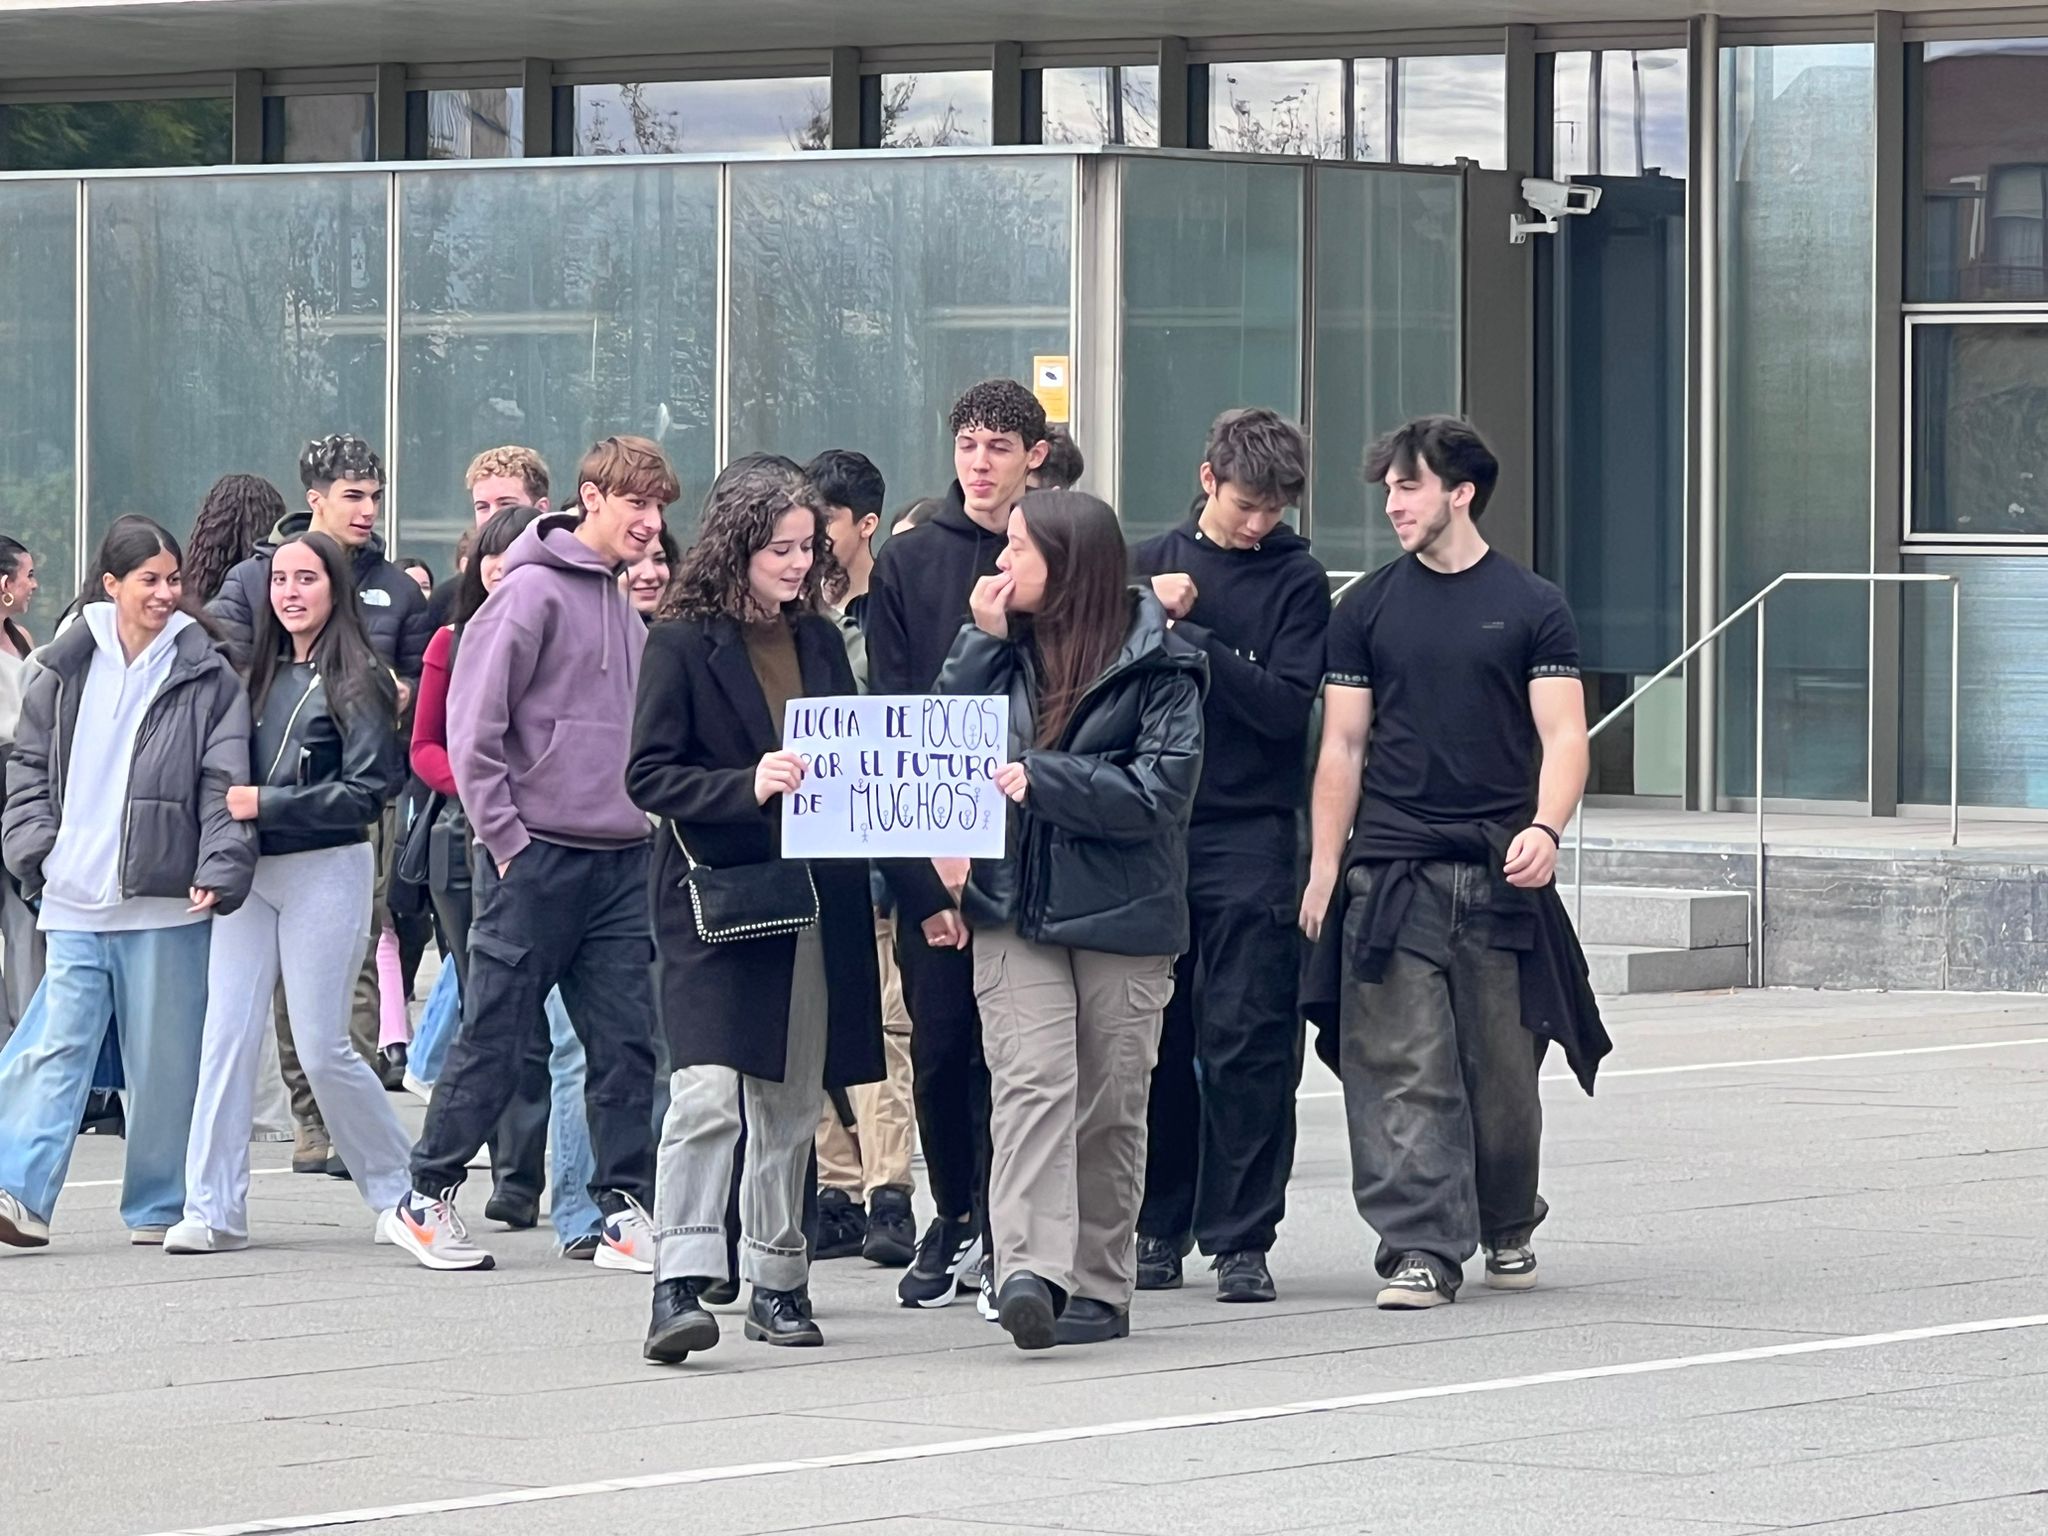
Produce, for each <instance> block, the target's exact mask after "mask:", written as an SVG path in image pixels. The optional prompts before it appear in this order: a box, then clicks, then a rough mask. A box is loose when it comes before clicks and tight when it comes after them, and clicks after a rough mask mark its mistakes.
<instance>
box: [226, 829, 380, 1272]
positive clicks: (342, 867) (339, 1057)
mask: <svg viewBox="0 0 2048 1536" xmlns="http://www.w3.org/2000/svg"><path fill="white" fill-rule="evenodd" d="M374 880H375V870H374V869H373V867H372V855H371V852H370V845H369V844H368V843H352V844H350V845H349V846H347V847H345V848H319V849H315V850H313V851H312V852H310V853H281V854H273V855H271V856H270V857H268V858H262V859H258V860H257V861H256V880H255V884H254V885H253V887H252V888H251V889H250V892H249V899H248V900H247V901H246V902H244V903H243V904H242V906H241V907H240V908H239V909H238V910H237V911H236V912H235V913H234V914H233V915H232V916H229V917H217V918H215V919H214V920H213V948H212V953H211V955H210V957H209V959H208V962H207V970H206V988H207V993H206V1038H205V1043H204V1044H203V1045H202V1046H201V1047H200V1054H199V1097H198V1100H197V1102H196V1103H195V1104H194V1106H193V1111H192V1136H191V1139H190V1141H188V1142H187V1143H186V1151H185V1219H186V1220H188V1221H199V1222H204V1223H205V1224H206V1225H207V1226H209V1227H211V1228H212V1229H213V1230H214V1231H216V1232H228V1233H232V1234H233V1235H235V1236H237V1237H246V1236H247V1235H248V1232H249V1210H248V1205H249V1132H250V1121H251V1117H252V1115H253V1113H254V1104H255V1093H256V1074H257V1072H258V1070H259V1069H260V1067H261V1065H262V1061H263V1031H264V1030H266V1029H268V1028H270V1027H271V1020H270V1006H271V990H272V988H274V987H275V986H276V985H277V982H278V978H279V975H280V974H282V976H283V978H284V995H285V1006H286V1011H287V1012H288V1013H289V1015H290V1017H291V1026H292V1042H293V1044H294V1045H295V1046H296V1047H297V1049H298V1055H299V1063H300V1065H301V1066H303V1067H304V1068H305V1071H306V1079H307V1081H308V1082H310V1083H311V1084H312V1085H313V1094H314V1096H315V1097H316V1098H317V1099H319V1101H320V1110H321V1114H322V1116H323V1118H324V1119H325V1120H326V1122H327V1132H328V1135H329V1136H330V1137H331V1138H332V1139H333V1142H334V1150H335V1151H336V1152H338V1153H340V1154H341V1160H342V1162H344V1163H346V1164H347V1165H348V1171H349V1173H350V1174H351V1175H352V1176H353V1177H354V1179H355V1186H356V1192H357V1193H358V1194H360V1195H361V1196H362V1197H363V1201H364V1203H365V1204H367V1205H368V1206H369V1207H370V1209H371V1210H372V1211H376V1212H380V1213H381V1212H383V1211H388V1210H390V1209H391V1208H392V1207H393V1206H395V1205H397V1204H398V1202H399V1200H400V1199H402V1198H403V1197H404V1196H405V1194H406V1192H407V1191H408V1190H409V1189H411V1188H412V1176H411V1174H410V1172H409V1171H408V1169H407V1166H406V1164H407V1159H408V1157H409V1156H410V1154H411V1152H412V1138H411V1137H409V1136H407V1135H406V1133H405V1128H404V1127H403V1126H401V1125H400V1124H399V1123H398V1116H397V1115H396V1114H394V1113H393V1112H392V1109H391V1101H390V1099H389V1098H388V1097H387V1095H386V1094H385V1091H384V1086H383V1084H381V1083H379V1082H378V1081H377V1074H376V1073H374V1072H372V1071H371V1070H370V1068H369V1066H368V1065H367V1064H366V1063H365V1062H364V1061H363V1058H362V1057H361V1056H359V1055H358V1054H357V1053H356V1050H355V1047H354V1046H353V1045H351V1044H350V1043H349V1033H348V1023H349V1004H350V994H351V988H352V986H353V984H354V981H355V976H356V972H357V971H358V970H359V969H360V968H361V966H362V963H363V952H364V950H365V949H367V948H368V946H369V943H370V892H371V888H372V885H373V884H374Z"/></svg>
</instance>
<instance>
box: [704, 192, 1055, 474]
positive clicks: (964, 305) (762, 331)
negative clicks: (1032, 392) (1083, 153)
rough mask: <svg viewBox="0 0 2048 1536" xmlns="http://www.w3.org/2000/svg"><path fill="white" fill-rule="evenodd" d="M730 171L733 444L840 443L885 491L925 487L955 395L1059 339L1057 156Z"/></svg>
mask: <svg viewBox="0 0 2048 1536" xmlns="http://www.w3.org/2000/svg"><path fill="white" fill-rule="evenodd" d="M731 179H732V255H731V290H730V293H729V295H728V299H727V303H728V315H729V329H730V335H731V340H730V347H731V359H732V362H731V384H730V392H731V405H730V408H729V411H728V421H729V423H730V428H729V433H728V436H729V446H730V451H731V452H732V453H733V454H742V453H752V452H756V451H767V452H775V453H785V454H788V455H790V456H792V457H794V458H798V459H804V458H808V457H810V456H811V455H812V454H815V453H817V452H818V451H819V450H820V449H823V448H834V447H857V448H859V449H860V450H861V451H862V452H864V453H866V454H867V455H868V456H869V457H870V458H872V459H873V460H874V461H875V463H876V464H877V465H878V466H879V467H880V468H881V470H882V473H883V475H884V477H885V478H886V479H887V480H888V483H889V487H890V494H891V498H892V500H894V501H896V502H898V503H901V502H905V501H908V500H910V499H911V498H913V497H917V496H930V495H936V494H938V493H939V492H940V491H942V490H943V489H944V488H945V487H946V485H947V484H948V483H949V482H950V481H951V480H952V478H953V469H952V448H951V438H950V437H949V436H948V434H947V431H946V415H947V412H948V411H949V410H950V409H951V408H952V405H953V402H954V400H956V399H957V398H958V397H959V396H960V394H961V393H962V392H963V391H964V390H966V388H967V387H968V386H969V385H970V384H973V383H976V382H977V381H979V380H981V379H984V378H987V377H989V376H990V375H992V374H1007V375H1010V376H1011V377H1015V378H1028V377H1029V376H1030V369H1031V360H1032V359H1033V358H1034V357H1036V356H1039V355H1043V354H1064V353H1067V352H1068V351H1070V349H1071V346H1072V335H1071V329H1070V321H1069V314H1068V309H1069V304H1070V301H1071V296H1072V282H1073V258H1072V247H1073V228H1072V224H1073V208H1074V165H1073V162H1072V160H1070V159H1068V158H1066V157H1063V156H1036V157H1032V158H1028V159H1010V160H1001V159H991V158H981V159H967V158H962V159H905V160H869V161H858V160H844V159H841V160H834V161H817V162H811V161H795V162H787V161H786V162H783V163H781V164H762V165H737V166H734V167H733V168H732V172H731ZM991 230H1000V231H1002V236H1003V237H1002V238H1001V239H999V240H994V241H991V240H990V239H989V238H988V232H989V231H991Z"/></svg>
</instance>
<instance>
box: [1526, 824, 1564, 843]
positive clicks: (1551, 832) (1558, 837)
mask: <svg viewBox="0 0 2048 1536" xmlns="http://www.w3.org/2000/svg"><path fill="white" fill-rule="evenodd" d="M1529 825H1530V826H1532V827H1534V828H1535V829H1536V830H1537V831H1538V832H1541V833H1542V834H1543V835H1544V836H1545V837H1547V838H1549V839H1550V840H1551V841H1552V842H1553V843H1555V844H1557V846H1558V847H1559V848H1563V847H1564V837H1563V836H1562V834H1560V833H1559V832H1558V830H1557V828H1555V827H1546V826H1545V825H1544V824H1543V823H1542V822H1540V821H1532V822H1530V823H1529Z"/></svg>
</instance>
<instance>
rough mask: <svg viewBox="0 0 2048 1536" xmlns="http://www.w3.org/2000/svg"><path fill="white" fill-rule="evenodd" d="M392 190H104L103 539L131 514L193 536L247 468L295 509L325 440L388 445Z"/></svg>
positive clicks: (95, 436)
mask: <svg viewBox="0 0 2048 1536" xmlns="http://www.w3.org/2000/svg"><path fill="white" fill-rule="evenodd" d="M15 190H16V189H13V188H9V189H8V191H9V194H10V196H9V198H8V199H6V200H5V202H0V206H5V203H6V202H11V201H12V194H13V193H14V191H15ZM389 190H390V183H389V179H388V178H387V177H384V176H381V175H377V174H375V173H353V174H340V175H336V174H324V175H317V176H315V175H306V176H209V177H193V178H153V179H150V180H143V181H106V182H98V183H95V184H94V185H93V186H92V189H91V195H90V198H89V200H88V220H87V230H86V236H87V240H86V250H87V261H88V263H89V266H88V273H87V293H86V301H87V306H88V313H89V315H90V321H89V325H90V332H91V334H90V347H89V349H88V362H89V367H88V370H87V375H86V377H87V396H88V402H87V408H88V410H89V412H90V416H91V422H92V430H91V436H90V439H89V443H88V453H89V464H90V478H89V481H88V500H87V508H86V510H87V522H88V528H89V531H90V533H91V535H92V536H93V537H95V538H96V537H97V536H98V535H99V534H100V533H101V532H102V531H104V530H105V528H106V526H107V524H109V523H110V522H112V521H113V520H114V519H115V518H117V517H119V516H121V515H122V514H123V513H126V512H142V513H147V514H148V515H149V516H151V517H154V518H156V519H157V520H158V521H159V522H162V523H164V524H165V525H166V526H168V527H170V528H171V529H172V530H173V531H174V532H178V533H181V534H182V533H183V532H185V531H186V530H187V529H189V528H190V527H191V524H192V517H193V515H194V513H195V512H196V511H197V510H198V507H199V500H200V497H201V496H202V495H203V494H204V493H205V491H206V488H207V487H208V486H209V485H211V484H212V483H213V481H214V480H215V479H216V478H217V477H218V476H220V475H222V474H225V473H227V472H228V471H230V470H245V471H251V472H253V473H256V474H259V475H263V476H265V477H266V478H268V479H269V480H270V481H271V482H272V483H273V484H275V485H276V486H278V487H279V489H281V490H283V491H284V492H285V494H286V498H287V500H288V501H289V502H291V503H294V504H296V503H297V502H298V500H299V495H298V457H299V449H300V448H301V447H302V446H303V445H304V444H305V442H306V441H307V440H308V439H309V438H312V437H316V436H319V435H322V434H325V433H329V432H356V433H360V434H361V435H362V436H363V437H365V438H368V439H369V440H370V442H371V443H373V444H375V445H377V446H378V447H380V448H381V447H383V446H384V445H385V444H386V442H387V441H388V439H387V437H386V432H385V420H384V378H385V375H384V336H385V288H386V283H385V260H386V249H387V246H386V233H387V228H388V225H387V196H388V193H389Z"/></svg>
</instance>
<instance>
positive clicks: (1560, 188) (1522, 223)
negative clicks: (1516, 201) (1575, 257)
mask: <svg viewBox="0 0 2048 1536" xmlns="http://www.w3.org/2000/svg"><path fill="white" fill-rule="evenodd" d="M1522 197H1523V199H1524V200H1525V201H1526V202H1527V203H1528V204H1529V206H1530V207H1531V208H1534V209H1535V210H1536V212H1537V213H1538V214H1540V215H1542V217H1540V218H1535V219H1525V218H1523V217H1521V216H1520V215H1519V214H1514V215H1510V216H1509V218H1508V242H1509V244H1511V245H1520V244H1522V243H1523V242H1524V241H1525V240H1527V239H1528V238H1529V237H1530V236H1531V235H1554V234H1556V233H1557V227H1558V220H1559V219H1564V218H1573V217H1576V216H1578V215H1579V214H1584V213H1591V212H1592V211H1593V210H1594V209H1595V208H1598V207H1599V206H1600V189H1599V188H1598V187H1582V186H1579V185H1578V184H1577V183H1575V182H1569V181H1550V180H1548V179H1546V178H1544V177H1542V176H1524V177H1523V178H1522Z"/></svg>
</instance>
